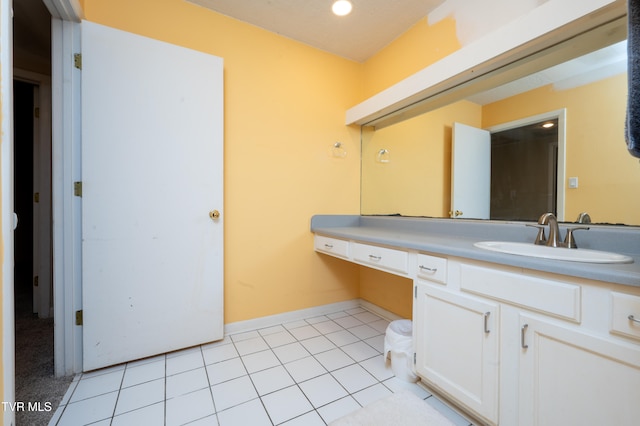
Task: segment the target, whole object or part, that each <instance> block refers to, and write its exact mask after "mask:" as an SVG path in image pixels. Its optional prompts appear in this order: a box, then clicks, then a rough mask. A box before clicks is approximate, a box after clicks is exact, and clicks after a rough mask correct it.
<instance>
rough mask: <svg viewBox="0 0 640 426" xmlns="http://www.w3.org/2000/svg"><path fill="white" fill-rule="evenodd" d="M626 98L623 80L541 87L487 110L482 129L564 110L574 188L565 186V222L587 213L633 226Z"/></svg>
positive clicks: (633, 170) (638, 214)
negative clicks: (626, 128)
mask: <svg viewBox="0 0 640 426" xmlns="http://www.w3.org/2000/svg"><path fill="white" fill-rule="evenodd" d="M626 93H627V75H626V74H621V75H618V76H615V77H611V78H607V79H605V80H601V81H599V82H596V83H593V84H589V85H585V86H581V87H577V88H573V89H568V90H554V88H553V87H552V86H551V85H550V86H545V87H542V88H539V89H536V90H533V91H530V92H527V93H524V94H522V95H518V96H514V97H512V98H509V99H506V100H504V101H500V102H495V103H493V104H490V105H486V106H485V107H483V109H482V127H491V126H493V125H496V124H501V123H506V122H510V121H514V120H518V119H521V118H526V117H530V116H533V115H537V114H541V113H545V112H549V111H553V110H557V109H561V108H566V110H567V122H566V157H567V161H566V176H567V178H569V177H571V176H575V177H578V182H579V186H578V188H576V189H569V188H567V183H566V182H565V195H566V196H565V199H566V202H565V203H566V204H565V219H566V220H575V218H576V217H577V216H578V214H579V213H580V212H582V211H588V212H589V214H590V215H591V218H592V220H593V221H594V222H598V221H602V220H603V219H605V218H606V220H607V221H609V222H612V223H628V224H636V223H640V199H639V198H638V197H634V196H632V194H634V193H635V191H636V190H637V188H638V187H640V168H639V167H638V160H637V159H635V158H634V157H632V156H631V155H629V153H628V152H627V148H626V145H625V142H624V119H625V107H626Z"/></svg>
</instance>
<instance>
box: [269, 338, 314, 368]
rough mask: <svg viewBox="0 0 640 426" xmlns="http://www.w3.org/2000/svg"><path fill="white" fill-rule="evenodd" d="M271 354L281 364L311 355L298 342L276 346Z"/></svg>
mask: <svg viewBox="0 0 640 426" xmlns="http://www.w3.org/2000/svg"><path fill="white" fill-rule="evenodd" d="M273 352H274V353H275V354H276V356H277V357H278V359H279V360H280V362H281V363H283V364H286V363H288V362H291V361H295V360H297V359H300V358H305V357H308V356H309V355H311V354H310V353H309V351H308V350H306V349H305V348H304V346H302V345H301V344H300V343H299V342H296V343H290V344H288V345H284V346H278V347H277V348H273Z"/></svg>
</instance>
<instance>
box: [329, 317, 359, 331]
mask: <svg viewBox="0 0 640 426" xmlns="http://www.w3.org/2000/svg"><path fill="white" fill-rule="evenodd" d="M334 321H335V322H337V323H338V324H340V325H341V326H342V327H344V328H351V327H355V326H357V325H362V321H360V320H359V319H358V318H355V317H352V316H351V315H348V316H346V317H342V318H336V319H334Z"/></svg>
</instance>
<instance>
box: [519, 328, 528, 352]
mask: <svg viewBox="0 0 640 426" xmlns="http://www.w3.org/2000/svg"><path fill="white" fill-rule="evenodd" d="M527 327H529V324H525V325H523V326H522V328H521V329H520V346H522V349H527V348H528V347H529V345H525V343H524V335H525V333H526V332H527Z"/></svg>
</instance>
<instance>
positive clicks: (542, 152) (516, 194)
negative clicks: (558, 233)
mask: <svg viewBox="0 0 640 426" xmlns="http://www.w3.org/2000/svg"><path fill="white" fill-rule="evenodd" d="M557 172H558V119H557V118H556V119H553V120H544V121H541V122H537V123H532V124H528V125H525V126H520V127H515V128H512V129H507V130H503V131H501V132H494V133H491V210H490V211H491V219H494V220H523V221H529V220H537V219H538V217H539V216H540V215H541V214H542V213H545V212H551V213H553V214H554V215H555V214H557V203H556V200H557V193H556V192H557V191H556V188H557Z"/></svg>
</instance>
